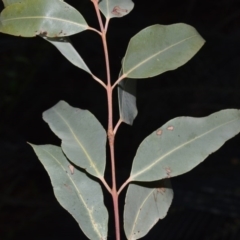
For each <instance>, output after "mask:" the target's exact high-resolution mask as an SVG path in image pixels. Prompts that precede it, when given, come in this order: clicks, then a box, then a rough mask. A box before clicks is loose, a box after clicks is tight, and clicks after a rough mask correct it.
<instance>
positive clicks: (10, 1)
mask: <svg viewBox="0 0 240 240" xmlns="http://www.w3.org/2000/svg"><path fill="white" fill-rule="evenodd" d="M2 1H3V4H4V7H7V6H9V5H11V4H14V3H20V2H23V1H26V0H2ZM59 1H62V2H63V0H59Z"/></svg>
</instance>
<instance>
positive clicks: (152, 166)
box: [130, 109, 240, 181]
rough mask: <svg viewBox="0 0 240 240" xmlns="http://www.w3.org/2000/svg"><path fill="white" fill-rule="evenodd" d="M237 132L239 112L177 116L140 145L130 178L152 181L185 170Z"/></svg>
mask: <svg viewBox="0 0 240 240" xmlns="http://www.w3.org/2000/svg"><path fill="white" fill-rule="evenodd" d="M239 132H240V111H239V110H235V109H227V110H222V111H219V112H216V113H214V114H212V115H210V116H208V117H203V118H193V117H177V118H174V119H172V120H170V121H169V122H167V123H166V124H164V125H163V126H162V127H161V128H159V129H158V130H157V131H155V132H153V133H152V134H151V135H149V136H148V137H147V138H146V139H144V141H143V142H142V143H141V144H140V146H139V148H138V150H137V153H136V156H135V158H134V161H133V166H132V171H131V176H130V180H134V181H154V180H160V179H163V178H169V177H174V176H177V175H180V174H183V173H186V172H188V171H190V170H191V169H193V168H194V167H196V166H197V165H198V164H199V163H201V162H202V161H203V160H204V159H205V158H206V157H207V156H208V155H210V154H211V153H213V152H215V151H216V150H218V149H219V148H220V147H221V146H222V145H223V144H224V143H225V142H226V141H227V140H229V139H230V138H232V137H234V136H235V135H237V134H238V133H239Z"/></svg>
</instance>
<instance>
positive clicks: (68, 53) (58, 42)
mask: <svg viewBox="0 0 240 240" xmlns="http://www.w3.org/2000/svg"><path fill="white" fill-rule="evenodd" d="M43 38H44V39H45V40H47V41H48V42H50V43H52V44H53V45H54V46H55V47H56V48H57V49H58V50H59V51H60V52H61V53H62V55H63V56H64V57H65V58H67V60H68V61H69V62H71V63H72V64H73V65H75V66H77V67H79V68H81V69H83V70H85V71H86V72H88V73H90V74H91V71H90V70H89V68H88V66H87V65H86V64H85V62H84V61H83V59H82V57H81V56H80V55H79V54H78V52H77V51H76V49H75V48H74V47H73V45H72V44H71V42H70V39H69V38H68V37H61V38H47V37H43Z"/></svg>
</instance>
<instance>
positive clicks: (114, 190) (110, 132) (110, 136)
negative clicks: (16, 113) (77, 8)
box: [91, 0, 120, 240]
mask: <svg viewBox="0 0 240 240" xmlns="http://www.w3.org/2000/svg"><path fill="white" fill-rule="evenodd" d="M91 1H92V2H93V5H94V7H95V10H96V14H97V18H98V22H99V25H100V29H101V37H102V42H103V49H104V55H105V61H106V71H107V85H106V90H107V102H108V141H109V148H110V156H111V168H112V189H111V195H112V200H113V208H114V218H115V231H116V240H120V224H119V207H118V193H117V188H116V169H115V156H114V140H115V132H114V131H113V109H112V108H113V106H112V93H113V88H112V85H111V78H110V64H109V54H108V47H107V39H106V31H107V28H108V22H109V19H107V21H106V25H105V28H104V26H103V22H102V18H101V13H100V10H99V7H98V0H91Z"/></svg>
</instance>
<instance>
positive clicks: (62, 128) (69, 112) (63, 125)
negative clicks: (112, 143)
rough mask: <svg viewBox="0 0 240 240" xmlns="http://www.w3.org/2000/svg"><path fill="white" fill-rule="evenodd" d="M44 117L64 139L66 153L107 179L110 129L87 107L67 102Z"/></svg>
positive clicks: (54, 107)
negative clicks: (104, 127) (105, 127)
mask: <svg viewBox="0 0 240 240" xmlns="http://www.w3.org/2000/svg"><path fill="white" fill-rule="evenodd" d="M43 119H44V121H45V122H47V123H48V124H49V126H50V128H51V130H52V131H53V132H54V133H55V134H56V135H57V136H58V137H59V138H60V139H61V140H62V149H63V152H64V153H65V154H66V156H67V157H68V158H69V160H71V161H72V162H73V163H75V164H76V165H77V166H79V167H81V168H84V169H85V170H86V171H87V172H89V173H90V174H92V175H94V176H96V177H98V178H100V179H101V178H103V174H104V170H105V164H106V153H105V148H106V132H105V130H104V129H103V127H102V125H101V124H100V123H99V122H98V120H97V119H96V118H95V117H94V116H93V115H92V114H91V113H90V112H89V111H87V110H81V109H79V108H74V107H71V106H70V105H69V104H67V103H66V102H64V101H60V102H58V103H57V104H56V105H55V106H53V107H52V108H50V109H49V110H47V111H45V112H44V113H43Z"/></svg>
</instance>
